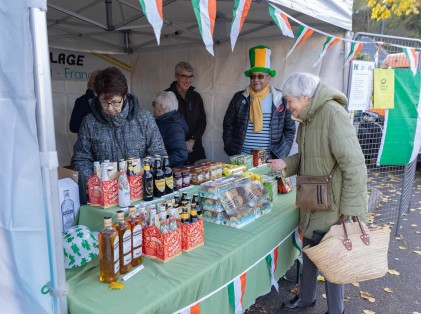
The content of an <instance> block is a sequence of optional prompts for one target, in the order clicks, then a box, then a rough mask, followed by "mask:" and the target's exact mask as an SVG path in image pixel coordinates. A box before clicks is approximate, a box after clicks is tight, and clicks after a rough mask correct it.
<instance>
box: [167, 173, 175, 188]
mask: <svg viewBox="0 0 421 314" xmlns="http://www.w3.org/2000/svg"><path fill="white" fill-rule="evenodd" d="M165 184H166V185H167V186H168V187H169V188H170V189H171V190H172V189H173V188H174V178H173V177H172V176H171V177H166V178H165Z"/></svg>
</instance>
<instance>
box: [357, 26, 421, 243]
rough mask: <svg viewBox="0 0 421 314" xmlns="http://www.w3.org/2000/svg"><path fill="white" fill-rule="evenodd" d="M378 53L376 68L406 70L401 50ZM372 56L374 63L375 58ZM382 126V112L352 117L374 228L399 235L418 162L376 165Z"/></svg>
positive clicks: (362, 37)
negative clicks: (389, 228)
mask: <svg viewBox="0 0 421 314" xmlns="http://www.w3.org/2000/svg"><path fill="white" fill-rule="evenodd" d="M353 39H354V40H358V41H361V42H384V43H389V44H395V45H402V46H406V47H416V48H419V47H421V40H419V39H412V38H402V37H393V36H385V35H378V34H369V33H356V34H355V35H354V37H353ZM381 52H382V53H380V54H379V59H378V61H379V62H378V63H377V66H378V67H380V66H381V65H383V67H385V65H387V67H394V68H397V67H399V68H406V67H408V64H407V59H406V57H405V56H404V54H403V52H402V48H400V47H396V46H389V45H384V46H383V48H382V50H381ZM368 54H370V53H368ZM371 57H373V60H374V56H371ZM420 65H421V62H418V69H420ZM350 73H351V71H350ZM349 79H350V78H349ZM383 124H384V110H379V109H374V108H369V109H368V110H365V111H360V112H358V113H357V114H355V115H354V126H355V128H356V131H357V135H358V140H359V142H360V145H361V148H362V151H363V153H364V156H365V161H366V165H367V170H368V191H369V195H370V196H369V212H370V216H371V218H372V219H373V220H372V221H374V223H375V224H376V225H383V224H389V225H391V226H392V228H393V229H394V230H395V234H396V235H398V234H399V233H400V228H401V226H400V225H401V219H402V215H403V214H404V213H405V212H409V206H410V203H411V197H412V189H413V182H414V176H415V170H416V164H417V160H415V161H414V162H412V163H411V164H409V165H405V166H393V165H390V166H378V165H377V164H376V161H377V156H378V153H379V148H380V143H381V138H382V134H383V130H384V129H383ZM396 152H397V153H399V147H396Z"/></svg>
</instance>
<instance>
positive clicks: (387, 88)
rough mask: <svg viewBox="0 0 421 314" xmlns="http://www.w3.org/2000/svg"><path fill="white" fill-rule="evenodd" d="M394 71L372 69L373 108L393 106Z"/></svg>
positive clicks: (389, 107) (391, 107)
mask: <svg viewBox="0 0 421 314" xmlns="http://www.w3.org/2000/svg"><path fill="white" fill-rule="evenodd" d="M394 93H395V71H394V70H392V69H374V99H373V104H374V108H375V109H393V108H394V107H395V97H394Z"/></svg>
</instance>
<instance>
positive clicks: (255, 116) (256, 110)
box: [249, 85, 270, 133]
mask: <svg viewBox="0 0 421 314" xmlns="http://www.w3.org/2000/svg"><path fill="white" fill-rule="evenodd" d="M269 92H270V86H269V85H268V86H266V87H265V88H264V89H263V90H261V91H260V92H257V93H256V92H255V91H253V90H252V89H251V87H249V93H250V97H251V106H250V121H251V122H252V123H253V127H254V132H255V133H256V132H262V128H263V113H262V99H265V98H266V96H267V95H269Z"/></svg>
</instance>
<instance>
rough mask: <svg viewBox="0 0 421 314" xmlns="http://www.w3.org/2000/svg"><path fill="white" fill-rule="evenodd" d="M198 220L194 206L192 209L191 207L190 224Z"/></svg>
mask: <svg viewBox="0 0 421 314" xmlns="http://www.w3.org/2000/svg"><path fill="white" fill-rule="evenodd" d="M197 220H198V219H197V211H196V205H195V206H194V207H193V206H192V207H191V210H190V222H191V223H194V222H196V221H197Z"/></svg>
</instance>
